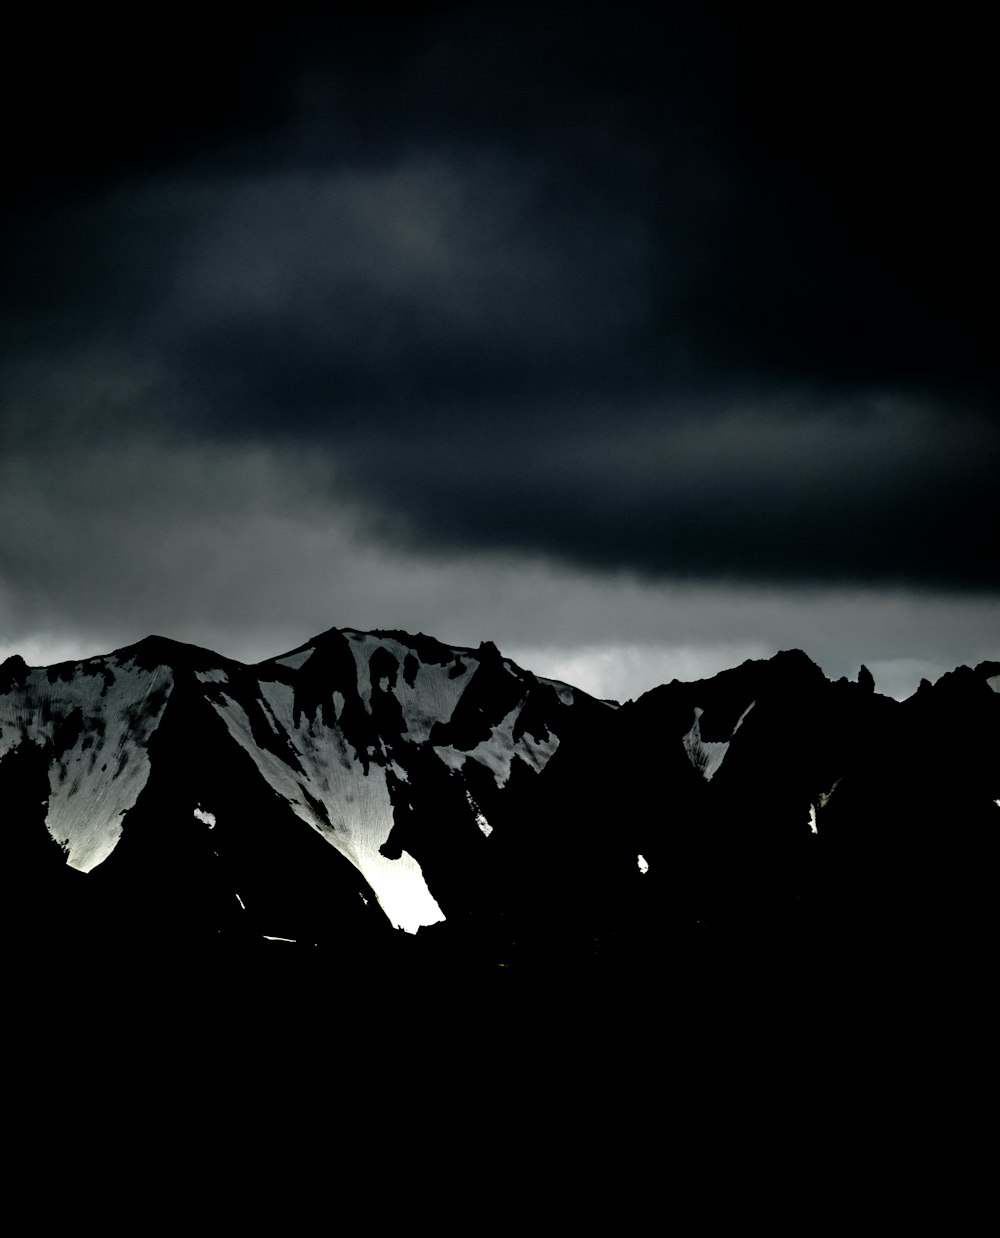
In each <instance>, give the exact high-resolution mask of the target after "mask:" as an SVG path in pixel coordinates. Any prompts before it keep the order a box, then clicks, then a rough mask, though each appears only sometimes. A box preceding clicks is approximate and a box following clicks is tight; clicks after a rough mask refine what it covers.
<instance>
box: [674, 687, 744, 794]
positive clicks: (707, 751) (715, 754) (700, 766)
mask: <svg viewBox="0 0 1000 1238" xmlns="http://www.w3.org/2000/svg"><path fill="white" fill-rule="evenodd" d="M756 704H757V702H756V701H751V702H750V704H749V705H748V706H747V707H746V709H744V711H743V712H742V713H741V714H740V716H739V718H738V719H737V722H736V725H735V726H734V727H733V733H732V735H730V736H729V739H727V740H710V739H709V740H706V739H702V737H701V716H702V714H703V713H704V712H705V711H704V710H703V709H699V708H698V707H697V706H695V711H694V725H693V726H692V727H691V730H690V731H688V733H687V734H686V735H685V736H684V750H685V752H686V753H687V755H688V760H689V761H690V762H691V764H692V765H693V766H694V768H695V769H696V770H697V771H698V772H699V773H700V774H701V775H702V776H703V777H704V779H705V781H706V782H711V780H712V778H713V777H714V775H715V774H717V773H718V772H719V769H720V768H721V766H722V762H723V761H724V760H725V759H726V753H727V752H728V751H729V745H730V743H731V742H732V739H733V735H735V734H736V732H737V731H738V730H739V729H740V727H741V726H742V725H743V719H744V718H745V717H746V716H747V714H748V713H749V712H750V710H751V709H753V707H754V705H756Z"/></svg>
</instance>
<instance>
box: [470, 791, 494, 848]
mask: <svg viewBox="0 0 1000 1238" xmlns="http://www.w3.org/2000/svg"><path fill="white" fill-rule="evenodd" d="M465 798H466V799H467V800H468V801H469V807H470V808H471V809H472V814H473V816H474V817H475V818H476V825H478V826H479V828H480V829H481V830H482V832H483V833H484V834H485V835H486V837H487V838H489V836H490V835H491V834H492V833H493V826H492V825H490V823H489V822H488V821H487V820H486V817H485V816H484V815H483V810H482V809H481V808H480V807H479V805H478V804H477V803H476V801H475V800H474V799H473V798H472V793H471V792H470V791H466V793H465Z"/></svg>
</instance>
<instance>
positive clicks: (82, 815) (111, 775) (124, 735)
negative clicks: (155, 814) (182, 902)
mask: <svg viewBox="0 0 1000 1238" xmlns="http://www.w3.org/2000/svg"><path fill="white" fill-rule="evenodd" d="M60 669H61V668H53V670H52V671H46V670H45V669H37V670H32V671H29V672H28V674H27V677H26V679H25V682H24V683H23V684H22V685H19V686H18V687H17V688H15V689H14V690H13V691H12V692H9V693H7V694H6V695H4V696H3V697H2V699H0V708H2V711H3V712H2V715H0V756H3V755H4V754H5V753H6V752H8V751H9V750H10V749H11V748H16V747H18V746H19V745H20V744H22V743H34V744H39V745H44V746H47V747H49V748H50V751H51V762H50V765H49V799H48V810H47V813H46V818H45V824H46V826H47V828H48V830H49V833H50V834H51V835H52V837H53V838H54V839H55V840H56V842H58V843H60V844H61V845H62V847H63V848H64V849H65V850H66V852H67V863H68V864H70V865H71V866H72V867H73V868H78V869H80V870H81V871H83V872H90V870H91V869H92V868H95V867H96V866H97V865H98V864H100V863H101V861H102V860H105V859H107V857H108V856H109V855H110V854H111V852H112V851H113V850H114V848H115V845H116V844H117V842H118V839H119V838H120V837H121V832H122V818H123V817H124V816H125V814H126V813H127V812H128V811H129V809H131V808H132V807H133V806H134V804H135V802H136V800H137V799H138V797H139V792H140V791H141V790H142V788H143V787H144V786H145V785H146V779H147V778H148V776H149V756H148V754H147V752H146V744H147V743H148V741H149V738H150V736H151V735H152V734H153V732H154V731H155V730H156V727H157V724H158V722H159V720H160V716H161V715H162V713H163V708H164V706H165V705H166V702H167V697H168V696H169V694H170V690H171V687H172V685H173V677H172V674H171V672H170V671H169V670H168V669H167V668H165V667H160V668H158V669H157V670H155V671H148V670H142V669H139V668H137V667H136V666H134V665H133V664H132V663H126V664H125V665H124V666H121V665H119V664H118V663H117V661H116V660H114V659H112V658H92V659H90V660H89V661H88V662H85V663H80V664H78V665H76V666H73V667H69V668H66V672H65V673H66V677H65V678H62V677H60V676H59V673H58V672H59V670H60ZM53 672H55V673H53Z"/></svg>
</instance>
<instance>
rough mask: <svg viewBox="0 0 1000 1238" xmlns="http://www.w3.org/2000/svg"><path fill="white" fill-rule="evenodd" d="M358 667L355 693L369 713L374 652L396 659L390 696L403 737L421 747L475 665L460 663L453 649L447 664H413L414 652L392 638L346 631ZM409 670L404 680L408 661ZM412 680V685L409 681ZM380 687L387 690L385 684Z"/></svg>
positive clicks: (449, 713)
mask: <svg viewBox="0 0 1000 1238" xmlns="http://www.w3.org/2000/svg"><path fill="white" fill-rule="evenodd" d="M345 635H346V636H347V638H348V640H349V642H350V646H351V653H353V655H354V660H355V663H356V664H357V668H358V692H359V693H360V695H361V700H362V702H363V703H364V706H365V709H366V710H367V711H368V713H371V710H372V683H371V673H370V669H369V668H370V666H371V659H372V655H373V654H374V653H375V651H376V650H377V649H384V650H386V651H387V652H388V653H391V654H392V656H393V657H394V658H395V659H396V661H397V663H398V664H399V667H400V670H399V673H398V674H397V676H396V682H395V683H394V684H393V685H392V688H391V690H392V694H393V695H394V696H395V698H396V700H398V701H399V704H400V707H401V708H402V711H403V717H404V718H405V719H406V734H405V736H404V738H405V739H406V740H407V741H408V742H409V743H414V744H422V743H423V742H424V741H425V740H426V739H428V738H429V737H430V733H431V727H432V726H433V725H434V723H435V722H442V723H444V722H448V721H449V720H450V718H451V716H452V714H453V713H454V712H455V706H456V705H457V704H458V700H459V697H460V696H461V695H462V693H463V692H464V691H465V688H466V685H467V684H468V682H469V680H470V679H471V678H472V676H473V674H474V673H475V670H476V666H477V663H476V662H475V661H473V660H472V659H471V658H470V659H468V660H467V661H466V660H463V658H462V656H461V651H459V650H455V651H454V657H453V659H452V660H451V661H450V662H446V663H443V664H437V663H426V662H419V661H416V659H414V657H413V651H412V650H411V649H409V648H408V647H407V646H406V645H403V644H401V643H400V642H399V641H397V640H393V639H392V637H387V636H370V635H368V634H367V633H365V632H354V631H350V630H347V631H346V632H345ZM408 659H410V661H409V666H410V668H411V670H410V674H409V677H407V673H406V669H405V668H406V667H407V660H408ZM411 679H412V683H411V682H410V680H411ZM382 686H383V687H388V685H386V684H384V683H383V685H382Z"/></svg>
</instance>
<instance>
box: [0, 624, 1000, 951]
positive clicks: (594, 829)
mask: <svg viewBox="0 0 1000 1238" xmlns="http://www.w3.org/2000/svg"><path fill="white" fill-rule="evenodd" d="M998 673H1000V666H998V665H997V664H995V663H983V664H981V665H980V666H978V667H976V668H975V670H970V669H969V668H967V667H961V668H958V669H957V670H956V671H954V672H952V673H951V674H949V675H946V676H944V677H943V678H942V679H941V680H940V681H939V682H938V683H937V684H935V685H933V686H932V685H926V686H925V687H924V686H922V687H921V690H920V691H918V692H917V693H916V694H915V695H914V696H913V697H912V698H911V699H910V700H908V701H905V702H902V703H899V702H896V701H893V700H889V699H887V698H885V697H882V696H879V695H878V694H877V693H876V692H875V691H874V682H873V680H872V678H871V675H870V674H869V673H868V672H867V671H866V669H865V668H864V667H862V669H861V672H860V673H859V676H858V681H857V683H851V682H849V681H847V680H840V681H839V682H837V683H831V682H829V681H827V680H826V679H825V677H824V676H823V674H822V672H821V671H820V670H819V668H818V667H816V666H815V665H814V664H813V663H812V662H811V661H810V660H809V658H808V657H807V656H806V655H805V654H803V653H802V652H800V651H788V652H785V653H782V654H779V655H777V656H776V657H774V658H771V659H769V660H767V661H757V662H746V663H744V664H743V665H742V666H740V667H736V668H734V669H732V670H729V671H726V672H724V673H722V674H720V675H717V676H715V677H713V678H712V679H709V680H703V681H699V682H695V683H679V682H677V681H675V682H673V683H671V684H667V685H663V686H661V687H659V688H655V689H653V690H652V691H651V692H648V693H646V694H645V695H644V696H642V697H640V698H639V699H638V700H636V701H634V702H629V703H628V704H626V705H625V706H623V707H622V708H620V709H612V708H610V707H608V706H607V705H606V704H604V703H602V702H598V701H595V700H593V699H592V698H590V697H588V696H587V695H586V694H585V693H582V692H579V691H578V690H576V689H571V688H569V687H567V686H566V685H560V684H555V683H552V682H549V681H545V680H540V679H538V678H536V677H535V676H534V675H533V674H531V673H530V672H529V671H525V670H522V669H521V668H520V667H517V666H516V665H515V664H513V663H512V662H510V661H509V660H508V659H504V657H503V656H502V654H501V653H500V652H499V651H498V650H497V649H496V648H495V646H493V645H491V644H489V643H484V644H483V645H481V646H480V647H479V648H478V649H456V648H452V647H449V646H445V645H442V644H440V643H439V642H437V641H434V640H432V639H431V638H429V637H425V636H422V635H421V636H418V637H410V636H407V635H406V634H405V633H401V632H395V631H394V632H376V633H361V632H354V631H351V630H344V631H339V630H336V629H333V630H331V631H329V632H326V633H324V634H323V635H322V636H319V637H317V638H315V639H314V640H313V641H311V642H309V643H308V644H307V645H304V646H302V647H301V648H300V649H298V650H293V651H292V652H291V653H289V654H285V655H283V656H281V657H278V658H274V659H270V660H268V661H266V662H263V663H260V664H259V665H257V666H244V665H242V664H240V663H236V662H233V661H231V660H227V659H224V658H220V657H218V656H217V655H215V654H212V653H210V652H209V651H207V650H200V649H196V648H194V647H192V646H185V645H181V644H178V643H177V642H173V641H168V640H166V639H164V638H159V637H151V638H148V639H147V640H145V641H142V642H140V643H139V644H138V645H135V646H131V647H129V648H128V649H124V650H118V651H116V652H115V653H114V654H111V655H108V656H107V657H105V658H96V659H90V660H88V661H87V662H86V663H76V664H74V663H67V664H63V665H60V666H58V667H54V668H50V669H49V670H44V669H42V670H37V669H36V670H32V669H30V668H28V667H26V666H25V665H24V663H23V662H22V661H21V660H20V659H17V658H11V659H8V660H7V661H6V662H5V663H4V664H3V666H2V667H0V811H2V828H3V830H4V832H5V836H6V840H7V852H6V854H7V855H8V865H7V870H6V873H5V885H6V888H7V890H8V895H9V899H8V906H9V907H17V908H18V910H16V911H12V912H11V913H10V915H11V917H12V919H14V920H16V922H17V923H18V924H19V925H23V926H24V932H25V933H26V935H27V937H28V938H29V939H30V941H32V942H34V943H36V944H37V945H38V946H39V949H42V950H44V951H45V952H48V953H50V954H52V955H54V956H58V957H60V958H65V957H67V956H74V957H79V958H81V959H82V958H85V957H87V955H88V953H89V952H91V951H93V950H103V951H112V952H117V953H118V954H119V955H122V956H124V955H129V956H135V955H138V954H145V953H148V952H149V951H151V950H152V951H156V952H159V953H160V954H161V955H177V954H182V955H183V956H184V957H186V958H189V959H197V960H199V966H205V965H206V964H205V960H206V959H216V960H220V959H222V958H226V959H231V958H232V957H234V952H235V955H238V956H240V957H254V958H258V957H259V958H264V957H265V956H266V957H268V958H271V957H272V956H275V955H276V954H277V953H278V952H281V951H283V952H285V953H284V954H283V956H282V958H283V959H284V960H285V961H286V962H288V965H292V962H291V961H293V960H297V963H296V965H299V966H301V965H302V960H303V959H304V958H307V957H308V958H312V957H313V952H318V953H317V954H316V957H322V958H323V959H325V960H327V965H329V966H334V967H336V968H338V969H341V970H352V969H353V970H354V971H357V972H365V973H367V972H370V971H371V969H372V968H375V969H376V970H377V969H379V968H384V967H390V968H402V969H403V970H404V971H408V972H413V971H414V970H415V971H416V972H417V973H419V972H420V971H421V969H427V968H438V967H444V968H446V969H448V970H453V969H455V968H460V969H464V970H468V969H472V970H473V971H479V972H481V973H483V974H491V973H492V972H493V970H494V969H496V968H497V967H498V966H501V967H505V968H513V969H514V971H517V970H519V969H520V970H521V971H522V972H523V971H525V970H528V971H539V972H541V973H543V974H550V973H552V971H553V969H556V971H558V972H563V971H566V970H570V971H572V970H573V969H576V968H584V969H593V968H594V967H599V968H601V967H603V968H611V969H615V970H619V971H620V970H622V969H625V970H628V969H636V971H637V972H638V973H642V974H644V975H649V974H650V973H651V971H653V970H656V971H658V972H659V973H660V974H663V973H664V969H666V970H668V971H669V970H670V969H671V968H677V967H684V966H687V965H689V964H690V963H691V960H692V959H694V958H701V959H704V958H706V957H711V958H714V959H716V960H718V959H721V958H725V957H729V958H732V957H737V956H739V957H744V958H746V959H747V960H751V959H756V960H758V962H757V963H755V964H754V966H758V965H760V964H759V961H760V960H761V959H774V958H776V957H782V958H784V959H786V960H787V962H788V965H789V966H790V967H792V968H801V967H804V966H807V960H811V961H812V962H810V963H808V965H809V966H811V965H813V964H814V962H815V959H816V958H817V957H824V956H825V957H829V956H830V954H831V953H832V952H837V951H840V952H845V951H846V952H847V953H848V954H849V955H850V956H851V957H852V958H855V959H860V958H863V957H867V956H869V955H871V954H872V952H873V943H874V942H882V943H885V942H886V941H888V940H890V939H893V935H895V934H903V935H905V936H906V937H907V939H909V940H912V941H916V940H918V939H919V940H920V941H922V942H923V943H925V946H927V945H928V943H932V942H934V943H937V946H936V948H938V947H940V943H941V942H943V941H945V940H948V941H952V942H954V941H955V938H956V934H958V936H959V938H961V940H963V941H968V942H972V941H977V940H980V939H981V938H982V936H983V934H984V933H987V932H989V931H990V923H989V915H990V913H989V908H990V906H991V901H992V891H991V888H990V882H991V880H992V873H993V871H994V869H993V861H994V859H995V848H996V842H995V839H996V837H997V832H998V831H997V825H998V821H1000V806H998V804H997V803H996V801H997V799H998V798H1000V772H998V771H1000V763H998V761H997V753H998V751H1000V693H998V691H997V682H998V681H997V675H998ZM67 861H68V863H67ZM394 925H395V926H398V927H397V928H394V927H393V926H394ZM418 926H421V927H419V931H416V930H417V928H418ZM398 928H402V929H406V930H408V931H406V932H400V931H398ZM706 951H707V952H708V953H707V954H706ZM875 953H877V951H876V952H875ZM282 965H284V963H283V964H282Z"/></svg>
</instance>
